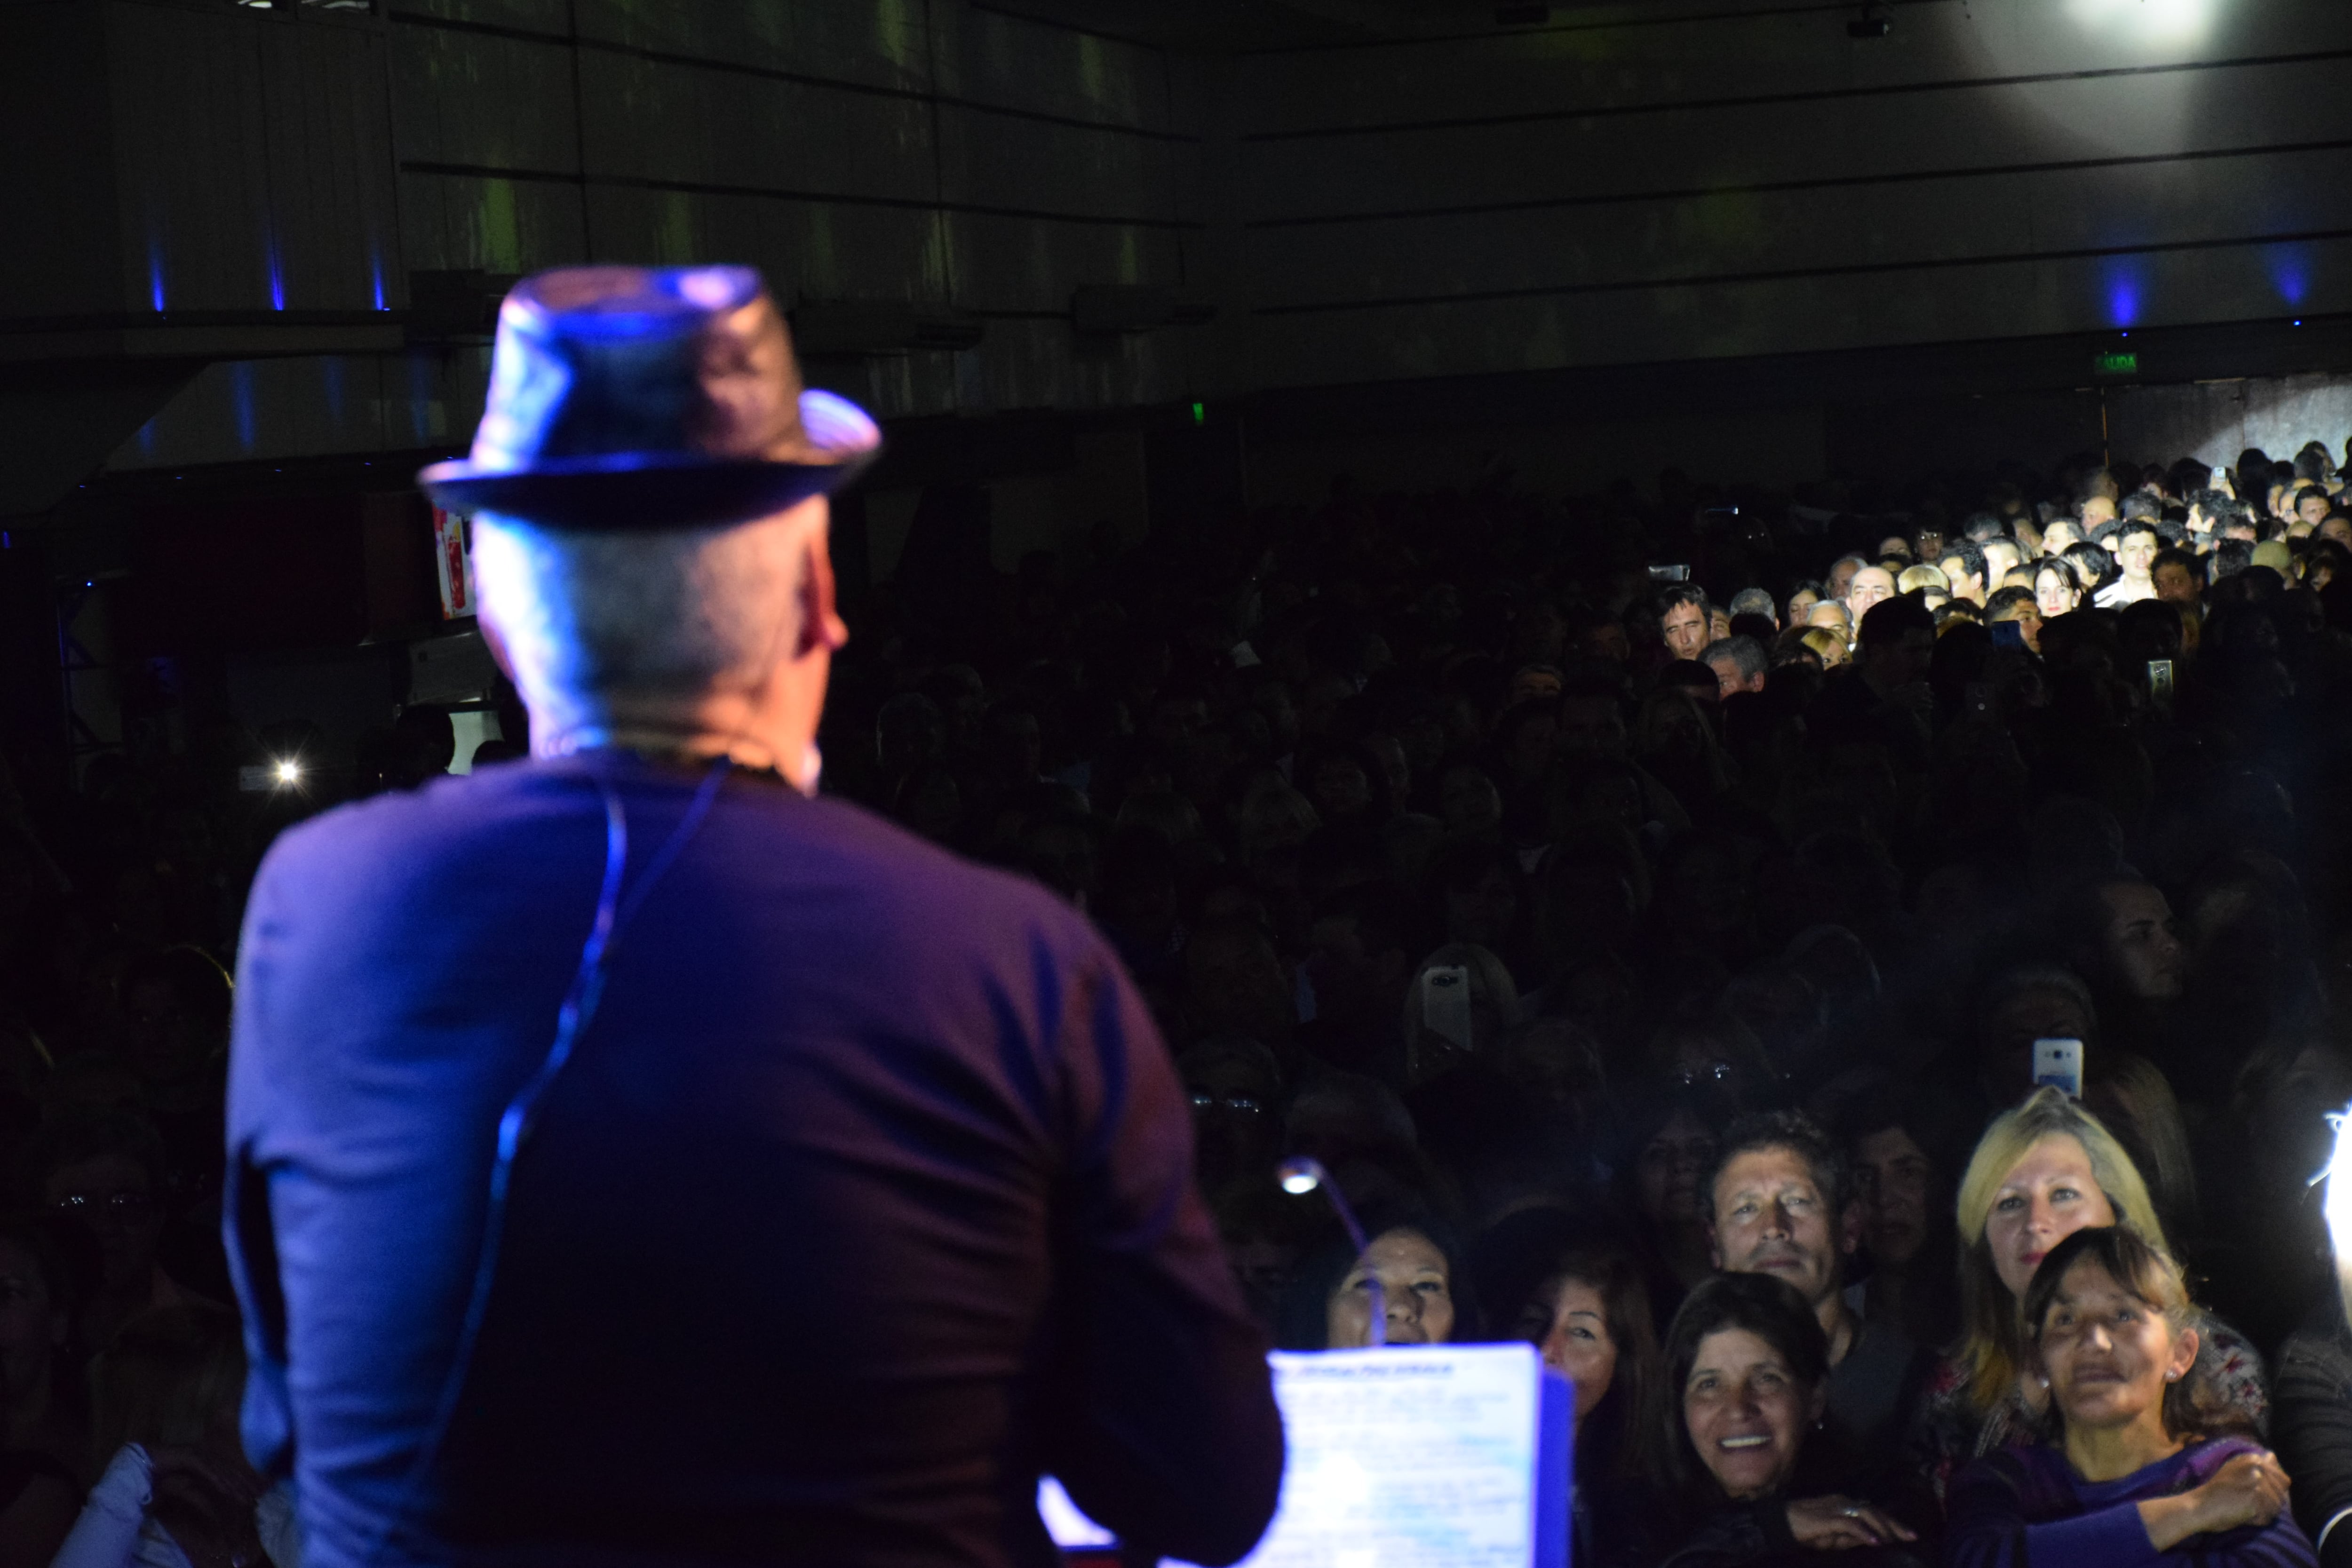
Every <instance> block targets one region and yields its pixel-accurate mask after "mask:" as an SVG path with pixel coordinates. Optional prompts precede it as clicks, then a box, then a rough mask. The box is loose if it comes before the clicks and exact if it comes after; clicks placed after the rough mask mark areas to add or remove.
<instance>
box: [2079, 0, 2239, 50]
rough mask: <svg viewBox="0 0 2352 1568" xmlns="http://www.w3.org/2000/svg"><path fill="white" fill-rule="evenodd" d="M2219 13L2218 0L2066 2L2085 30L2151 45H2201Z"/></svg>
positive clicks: (2101, 0)
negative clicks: (2214, 14)
mask: <svg viewBox="0 0 2352 1568" xmlns="http://www.w3.org/2000/svg"><path fill="white" fill-rule="evenodd" d="M2217 9H2219V6H2218V4H2217V0H2066V13H2067V15H2068V16H2072V17H2074V20H2075V21H2077V22H2080V23H2081V24H2082V25H2083V26H2086V27H2095V28H2097V29H2099V30H2100V31H2102V32H2109V33H2121V34H2125V35H2126V36H2128V37H2132V38H2135V39H2137V40H2138V41H2140V42H2142V43H2149V44H2193V43H2197V42H2199V41H2200V40H2201V39H2202V38H2203V37H2205V32H2206V29H2207V28H2209V27H2210V26H2212V25H2213V13H2214V12H2215V11H2216V10H2217Z"/></svg>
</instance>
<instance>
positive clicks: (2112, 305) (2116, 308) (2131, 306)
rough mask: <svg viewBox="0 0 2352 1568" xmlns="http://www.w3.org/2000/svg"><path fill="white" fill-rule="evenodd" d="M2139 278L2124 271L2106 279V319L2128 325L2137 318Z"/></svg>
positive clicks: (2120, 324) (2122, 325) (2119, 325)
mask: <svg viewBox="0 0 2352 1568" xmlns="http://www.w3.org/2000/svg"><path fill="white" fill-rule="evenodd" d="M2139 303H2140V301H2139V279H2137V278H2134V277H2131V276H2130V275H2128V274H2126V273H2116V274H2112V275H2110V276H2109V277H2108V279H2107V320H2108V321H2112V322H2114V323H2115V324H2116V326H2118V327H2128V326H2130V325H2132V324H2133V323H2134V322H2136V321H2138V320H2139Z"/></svg>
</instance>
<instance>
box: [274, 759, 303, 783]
mask: <svg viewBox="0 0 2352 1568" xmlns="http://www.w3.org/2000/svg"><path fill="white" fill-rule="evenodd" d="M275 772H276V773H277V777H278V783H279V784H300V783H301V782H302V764H301V763H298V762H296V761H295V760H294V759H293V758H291V757H288V758H286V759H285V760H284V761H282V762H280V763H278V766H277V768H276V770H275Z"/></svg>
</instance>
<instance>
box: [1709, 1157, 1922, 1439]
mask: <svg viewBox="0 0 2352 1568" xmlns="http://www.w3.org/2000/svg"><path fill="white" fill-rule="evenodd" d="M1703 1191H1704V1193H1705V1194H1706V1205H1707V1233H1708V1235H1709V1237H1711V1238H1712V1240H1713V1245H1714V1251H1715V1265H1716V1267H1717V1268H1720V1269H1722V1270H1724V1271H1725V1272H1726V1273H1729V1274H1769V1275H1772V1276H1773V1277H1775V1278H1776V1279H1783V1280H1786V1281H1787V1282H1788V1283H1789V1284H1790V1285H1792V1286H1794V1287H1795V1288H1796V1290H1797V1293H1798V1294H1799V1295H1801V1296H1802V1297H1803V1298H1804V1299H1805V1300H1806V1302H1807V1303H1808V1304H1809V1305H1811V1308H1812V1309H1813V1314H1814V1316H1815V1317H1817V1318H1818V1319H1820V1320H1821V1325H1822V1333H1823V1334H1824V1335H1826V1336H1827V1337H1828V1339H1829V1361H1830V1396H1829V1413H1828V1418H1829V1421H1830V1423H1831V1424H1832V1426H1833V1427H1834V1429H1835V1436H1837V1437H1838V1439H1839V1440H1840V1444H1841V1446H1842V1447H1843V1448H1844V1450H1845V1452H1846V1454H1847V1455H1848V1456H1849V1458H1883V1456H1884V1455H1885V1452H1886V1450H1887V1448H1888V1447H1890V1446H1891V1445H1892V1443H1893V1440H1894V1439H1895V1436H1896V1435H1897V1430H1898V1426H1899V1424H1900V1422H1901V1419H1902V1417H1903V1416H1904V1415H1905V1414H1906V1405H1907V1404H1908V1401H1909V1399H1910V1397H1911V1396H1912V1394H1913V1393H1914V1392H1915V1391H1916V1387H1917V1384H1918V1381H1919V1379H1920V1377H1921V1376H1922V1375H1923V1374H1924V1372H1925V1358H1924V1356H1923V1353H1922V1352H1921V1350H1920V1348H1919V1347H1918V1346H1916V1345H1915V1344H1913V1343H1912V1342H1910V1341H1909V1340H1908V1339H1906V1338H1905V1337H1904V1336H1903V1334H1902V1332H1901V1331H1899V1330H1897V1329H1895V1327H1893V1326H1892V1325H1891V1324H1889V1323H1887V1322H1885V1321H1880V1322H1875V1323H1871V1322H1865V1321H1863V1320H1862V1319H1861V1318H1859V1317H1857V1316H1856V1315H1855V1314H1854V1312H1853V1310H1852V1309H1851V1308H1849V1307H1848V1306H1847V1305H1846V1300H1845V1263H1846V1258H1847V1257H1848V1256H1849V1255H1850V1254H1851V1253H1852V1252H1853V1247H1854V1241H1853V1231H1852V1228H1851V1227H1850V1226H1848V1224H1847V1221H1846V1200H1847V1196H1848V1194H1847V1192H1846V1172H1845V1160H1844V1156H1843V1154H1842V1153H1840V1152H1839V1151H1838V1149H1837V1148H1836V1146H1835V1145H1834V1144H1833V1143H1832V1142H1831V1141H1830V1139H1829V1138H1828V1136H1827V1135H1826V1134H1825V1133H1823V1132H1822V1130H1821V1129H1820V1128H1819V1127H1818V1126H1816V1125H1815V1124H1814V1123H1813V1122H1812V1121H1811V1119H1809V1118H1807V1117H1804V1116H1802V1115H1799V1114H1797V1113H1795V1112H1791V1111H1770V1112H1766V1113H1763V1114H1759V1115H1756V1116H1751V1117H1748V1118H1747V1119H1745V1120H1742V1121H1737V1122H1734V1123H1733V1124H1732V1126H1731V1127H1730V1128H1729V1130H1728V1131H1726V1132H1725V1134H1724V1137H1723V1143H1722V1146H1721V1149H1720V1151H1719V1152H1717V1157H1716V1166H1715V1171H1714V1174H1713V1176H1712V1178H1711V1179H1710V1180H1709V1181H1708V1182H1707V1183H1706V1186H1705V1187H1704V1189H1703Z"/></svg>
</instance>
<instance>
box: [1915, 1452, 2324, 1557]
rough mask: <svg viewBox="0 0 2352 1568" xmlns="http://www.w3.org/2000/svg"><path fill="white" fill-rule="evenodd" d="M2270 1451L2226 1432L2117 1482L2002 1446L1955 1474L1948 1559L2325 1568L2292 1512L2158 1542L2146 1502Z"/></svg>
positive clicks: (2062, 1459)
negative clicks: (2142, 1513)
mask: <svg viewBox="0 0 2352 1568" xmlns="http://www.w3.org/2000/svg"><path fill="white" fill-rule="evenodd" d="M2261 1451H2262V1448H2261V1445H2259V1444H2256V1443H2252V1442H2249V1441H2247V1440H2246V1439H2244V1438H2242V1437H2219V1438H2214V1439H2212V1440H2210V1441H2207V1442H2198V1443H2191V1444H2190V1445H2189V1447H2186V1448H2183V1449H2182V1450H2181V1451H2180V1452H2179V1453H2178V1454H2175V1455H2173V1456H2172V1457H2171V1458H2168V1459H2160V1460H2158V1462H2156V1463H2155V1464H2153V1465H2149V1466H2147V1467H2145V1468H2141V1469H2137V1470H2134V1471H2133V1472H2132V1473H2131V1474H2130V1475H2127V1476H2125V1477H2123V1478H2121V1479H2117V1480H2112V1481H2086V1480H2084V1479H2082V1478H2081V1477H2079V1476H2077V1475H2076V1474H2075V1473H2074V1467H2073V1466H2072V1465H2069V1464H2068V1463H2067V1462H2066V1456H2065V1455H2064V1454H2063V1453H2061V1452H2060V1451H2059V1450H2057V1449H2056V1448H2053V1447H2045V1446H2036V1447H2007V1448H2002V1449H2000V1450H1998V1451H1997V1452H1994V1453H1991V1454H1989V1455H1987V1456H1986V1457H1985V1458H1981V1459H1979V1460H1978V1461H1977V1462H1976V1463H1975V1464H1973V1465H1970V1466H1969V1468H1966V1469H1964V1470H1962V1471H1961V1472H1960V1473H1959V1475H1958V1476H1957V1477H1955V1478H1954V1479H1953V1481H1952V1486H1951V1490H1950V1493H1949V1494H1948V1499H1947V1509H1948V1521H1949V1529H1948V1532H1947V1533H1946V1535H1945V1538H1944V1561H1945V1563H1947V1564H1948V1565H1949V1568H2148V1565H2150V1564H2156V1563H2199V1564H2200V1565H2203V1568H2315V1565H2316V1563H2317V1561H2318V1559H2317V1558H2316V1557H2315V1556H2314V1555H2313V1553H2312V1550H2311V1542H2309V1541H2308V1540H2306V1539H2305V1536H2304V1533H2303V1531H2302V1530H2301V1529H2300V1528H2299V1527H2298V1526H2297V1525H2296V1524H2295V1522H2294V1514H2293V1513H2292V1512H2288V1511H2282V1512H2281V1513H2280V1514H2279V1516H2278V1518H2277V1519H2275V1520H2273V1521H2271V1522H2270V1523H2269V1524H2267V1525H2264V1526H2262V1527H2261V1528H2259V1529H2257V1528H2255V1527H2253V1526H2247V1527H2245V1528H2242V1529H2239V1530H2231V1531H2221V1532H2220V1533H2216V1534H2210V1535H2195V1536H2191V1537H2189V1539H2188V1540H2187V1541H2184V1542H2180V1543H2179V1545H2178V1546H2175V1547H2173V1548H2171V1549H2170V1550H2169V1551H2158V1548H2157V1545H2156V1543H2155V1542H2152V1541H2150V1540H2149V1539H2148V1535H2147V1525H2145V1524H2144V1523H2142V1522H2141V1521H2140V1517H2139V1505H2140V1504H2141V1503H2142V1502H2145V1501H2147V1500H2148V1499H2150V1498H2163V1497H2172V1496H2175V1495H2177V1494H2179V1493H2180V1492H2185V1491H2188V1490H2189V1489H2192V1488H2195V1487H2199V1486H2201V1485H2203V1484H2204V1483H2205V1482H2206V1481H2207V1480H2210V1479H2211V1478H2212V1476H2213V1473H2214V1472H2215V1471H2216V1470H2219V1469H2220V1468H2221V1467H2222V1465H2224V1464H2225V1463H2227V1462H2228V1461H2229V1460H2230V1459H2231V1458H2234V1457H2235V1456H2237V1455H2239V1454H2252V1453H2260V1452H2261Z"/></svg>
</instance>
